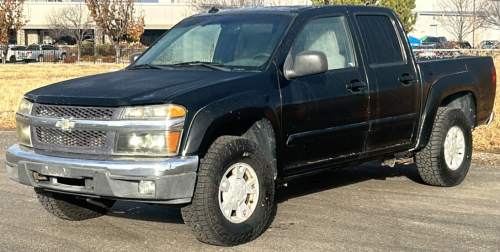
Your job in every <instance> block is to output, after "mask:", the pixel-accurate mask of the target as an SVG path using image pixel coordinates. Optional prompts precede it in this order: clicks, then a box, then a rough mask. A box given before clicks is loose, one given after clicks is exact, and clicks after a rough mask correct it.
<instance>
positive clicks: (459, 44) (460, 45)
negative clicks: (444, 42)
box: [450, 41, 472, 49]
mask: <svg viewBox="0 0 500 252" xmlns="http://www.w3.org/2000/svg"><path fill="white" fill-rule="evenodd" d="M451 46H452V48H450V49H471V48H472V46H471V45H470V43H469V42H468V41H451Z"/></svg>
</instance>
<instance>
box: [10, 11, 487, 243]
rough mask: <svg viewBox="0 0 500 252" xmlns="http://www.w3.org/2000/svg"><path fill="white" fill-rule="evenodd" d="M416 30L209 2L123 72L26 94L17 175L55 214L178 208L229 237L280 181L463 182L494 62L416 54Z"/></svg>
mask: <svg viewBox="0 0 500 252" xmlns="http://www.w3.org/2000/svg"><path fill="white" fill-rule="evenodd" d="M406 38H407V36H406V34H405V32H404V30H403V27H402V25H401V23H400V22H399V20H398V18H397V16H396V15H395V13H394V12H393V11H391V10H389V9H386V8H379V7H367V6H340V5H335V6H301V7H272V8H248V9H235V10H225V11H218V10H217V9H215V8H213V9H212V10H211V11H210V12H209V13H202V14H198V15H195V16H192V17H189V18H187V19H185V20H183V21H181V22H180V23H179V24H177V25H176V26H175V27H174V28H172V29H171V30H170V31H169V32H168V33H166V34H165V35H164V36H162V37H161V38H160V39H159V40H158V41H156V42H155V43H154V44H153V45H152V46H151V47H150V48H149V49H148V50H147V51H146V52H144V53H143V54H142V55H132V63H131V65H130V66H128V67H127V68H126V69H124V70H122V71H117V72H113V73H106V74H100V75H95V76H89V77H83V78H79V79H72V80H67V81H63V82H60V83H57V84H53V85H49V86H46V87H42V88H39V89H36V90H33V91H30V92H28V93H27V94H25V97H24V99H23V100H22V101H21V103H20V106H19V111H18V112H17V115H16V120H17V136H18V143H17V144H15V145H13V146H11V147H10V148H9V149H8V151H7V154H6V165H7V166H6V167H7V171H8V174H9V176H10V177H11V179H12V180H14V181H16V182H19V183H21V184H25V185H28V186H32V187H34V189H35V192H36V195H37V197H38V199H39V200H40V202H41V203H42V205H43V206H44V207H45V209H46V210H47V211H49V212H50V213H52V214H53V215H55V216H57V217H59V218H62V219H67V220H84V219H89V218H93V217H98V216H100V215H102V214H104V213H105V212H106V211H107V210H108V209H109V208H111V207H112V206H113V204H114V202H115V201H116V200H124V201H135V202H144V203H149V204H161V205H177V206H179V207H181V212H182V216H183V218H184V222H185V223H186V225H187V226H188V228H189V229H190V230H191V232H192V233H193V234H194V236H195V237H196V238H197V239H198V240H200V241H202V242H205V243H210V244H215V245H222V246H232V245H237V244H241V243H245V242H248V241H251V240H253V239H255V238H256V237H258V236H259V235H261V234H262V233H263V232H264V231H265V230H266V229H267V227H268V226H269V225H270V223H271V221H272V219H273V217H274V216H273V215H274V214H275V213H276V201H275V188H276V186H277V185H281V184H284V183H286V182H287V181H289V180H291V179H295V178H299V177H303V176H307V175H310V174H313V173H318V172H322V171H326V170H330V169H336V168H341V167H346V166H354V165H358V164H361V163H363V162H366V161H372V160H378V161H380V163H381V164H382V165H387V166H394V165H396V164H411V163H413V162H415V163H416V167H417V169H418V172H419V173H420V175H421V177H422V179H423V181H424V182H425V183H428V184H430V185H434V186H447V187H448V186H456V185H458V184H460V183H461V182H462V181H463V180H464V178H465V177H466V174H467V172H468V170H469V166H470V161H471V155H472V135H471V131H472V130H473V129H474V128H476V127H477V126H479V125H482V124H489V123H490V122H491V121H492V120H493V117H494V116H493V115H494V114H493V112H492V108H493V103H494V97H495V90H496V72H495V67H494V65H493V60H492V58H491V57H467V58H456V59H440V60H429V61H426V62H421V63H420V62H416V61H415V60H414V57H413V53H412V51H411V48H410V45H409V43H408V40H407V39H406ZM332 200H335V199H332ZM303 211H308V210H307V209H303ZM160 237H161V235H160Z"/></svg>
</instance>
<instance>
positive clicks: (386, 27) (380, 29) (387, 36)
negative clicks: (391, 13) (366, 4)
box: [356, 15, 403, 64]
mask: <svg viewBox="0 0 500 252" xmlns="http://www.w3.org/2000/svg"><path fill="white" fill-rule="evenodd" d="M356 21H357V22H358V26H359V29H360V31H361V36H363V41H364V44H365V47H366V50H367V54H368V64H387V63H397V62H402V61H403V54H402V50H401V45H400V44H399V38H398V36H397V35H396V31H395V30H394V26H393V25H392V22H391V20H390V19H389V17H387V16H376V15H358V16H356Z"/></svg>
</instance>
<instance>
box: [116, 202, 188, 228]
mask: <svg viewBox="0 0 500 252" xmlns="http://www.w3.org/2000/svg"><path fill="white" fill-rule="evenodd" d="M107 215H108V216H112V217H117V218H126V219H133V220H141V221H151V222H163V223H173V224H184V221H183V220H182V215H181V211H180V208H175V207H163V206H158V205H148V204H144V203H137V202H128V201H117V202H116V204H115V205H114V206H113V207H112V208H111V209H110V210H109V211H108V213H107Z"/></svg>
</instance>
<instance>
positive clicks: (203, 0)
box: [189, 0, 268, 13]
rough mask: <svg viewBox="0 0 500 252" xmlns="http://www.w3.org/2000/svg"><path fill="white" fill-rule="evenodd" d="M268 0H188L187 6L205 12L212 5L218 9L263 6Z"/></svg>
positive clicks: (195, 10)
mask: <svg viewBox="0 0 500 252" xmlns="http://www.w3.org/2000/svg"><path fill="white" fill-rule="evenodd" d="M267 2H268V1H266V0H190V1H189V6H190V7H191V9H192V10H193V11H194V12H196V13H200V12H207V11H209V10H210V9H211V8H212V7H215V8H217V9H220V10H224V9H235V8H242V7H256V6H264V5H265V4H266V3H267Z"/></svg>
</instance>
